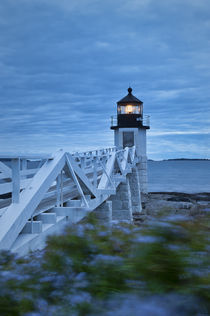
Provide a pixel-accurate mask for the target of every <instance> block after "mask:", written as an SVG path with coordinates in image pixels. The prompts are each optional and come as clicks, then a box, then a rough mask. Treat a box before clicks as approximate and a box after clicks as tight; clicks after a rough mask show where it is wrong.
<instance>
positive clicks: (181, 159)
mask: <svg viewBox="0 0 210 316" xmlns="http://www.w3.org/2000/svg"><path fill="white" fill-rule="evenodd" d="M148 161H155V162H158V161H210V158H171V159H162V160H153V159H148Z"/></svg>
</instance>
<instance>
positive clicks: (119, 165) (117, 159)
mask: <svg viewBox="0 0 210 316" xmlns="http://www.w3.org/2000/svg"><path fill="white" fill-rule="evenodd" d="M116 162H117V164H118V167H119V169H120V172H121V174H123V172H124V170H123V168H122V165H121V163H120V159H119V157H116Z"/></svg>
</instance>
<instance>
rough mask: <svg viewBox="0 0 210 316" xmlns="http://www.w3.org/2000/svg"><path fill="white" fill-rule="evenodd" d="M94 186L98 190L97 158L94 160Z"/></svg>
mask: <svg viewBox="0 0 210 316" xmlns="http://www.w3.org/2000/svg"><path fill="white" fill-rule="evenodd" d="M93 185H94V187H95V188H97V158H96V157H94V158H93Z"/></svg>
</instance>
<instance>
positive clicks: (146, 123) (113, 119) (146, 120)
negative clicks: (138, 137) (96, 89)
mask: <svg viewBox="0 0 210 316" xmlns="http://www.w3.org/2000/svg"><path fill="white" fill-rule="evenodd" d="M136 120H137V121H139V125H140V126H145V127H150V116H149V115H144V116H143V118H141V117H138V118H137V119H136ZM115 126H118V119H117V115H113V116H111V127H115Z"/></svg>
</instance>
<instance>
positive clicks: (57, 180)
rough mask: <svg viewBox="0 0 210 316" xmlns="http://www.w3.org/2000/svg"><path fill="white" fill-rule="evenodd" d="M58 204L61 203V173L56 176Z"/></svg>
mask: <svg viewBox="0 0 210 316" xmlns="http://www.w3.org/2000/svg"><path fill="white" fill-rule="evenodd" d="M56 195H57V196H56V206H57V207H59V206H60V205H61V175H60V174H59V175H58V176H57V178H56Z"/></svg>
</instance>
